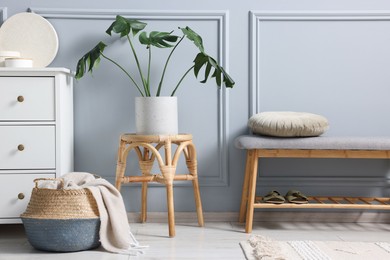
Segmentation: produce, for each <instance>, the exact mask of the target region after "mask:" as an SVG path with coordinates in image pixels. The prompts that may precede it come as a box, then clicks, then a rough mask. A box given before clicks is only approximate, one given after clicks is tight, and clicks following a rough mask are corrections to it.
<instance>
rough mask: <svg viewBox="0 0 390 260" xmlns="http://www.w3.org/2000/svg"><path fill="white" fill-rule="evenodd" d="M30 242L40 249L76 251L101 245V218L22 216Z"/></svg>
mask: <svg viewBox="0 0 390 260" xmlns="http://www.w3.org/2000/svg"><path fill="white" fill-rule="evenodd" d="M22 221H23V225H24V228H25V230H26V235H27V239H28V241H29V242H30V244H31V245H32V246H33V247H34V248H35V249H38V250H44V251H52V252H75V251H82V250H88V249H93V248H96V247H98V246H99V245H100V242H99V229H100V219H99V218H93V219H36V218H25V217H23V218H22Z"/></svg>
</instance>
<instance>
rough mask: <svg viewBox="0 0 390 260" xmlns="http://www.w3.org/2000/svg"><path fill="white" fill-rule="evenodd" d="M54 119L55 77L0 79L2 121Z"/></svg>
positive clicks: (0, 119)
mask: <svg viewBox="0 0 390 260" xmlns="http://www.w3.org/2000/svg"><path fill="white" fill-rule="evenodd" d="M54 119H55V91H54V77H0V121H21V120H32V121H33V120H49V121H53V120H54Z"/></svg>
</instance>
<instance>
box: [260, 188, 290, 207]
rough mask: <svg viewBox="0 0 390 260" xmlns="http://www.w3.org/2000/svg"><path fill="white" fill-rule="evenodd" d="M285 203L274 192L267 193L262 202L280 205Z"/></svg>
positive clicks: (277, 193) (283, 199)
mask: <svg viewBox="0 0 390 260" xmlns="http://www.w3.org/2000/svg"><path fill="white" fill-rule="evenodd" d="M285 201H286V199H285V198H284V197H283V196H282V195H280V193H279V192H277V191H276V190H273V191H270V192H268V193H267V195H265V196H264V197H263V202H265V203H273V204H282V203H284V202H285Z"/></svg>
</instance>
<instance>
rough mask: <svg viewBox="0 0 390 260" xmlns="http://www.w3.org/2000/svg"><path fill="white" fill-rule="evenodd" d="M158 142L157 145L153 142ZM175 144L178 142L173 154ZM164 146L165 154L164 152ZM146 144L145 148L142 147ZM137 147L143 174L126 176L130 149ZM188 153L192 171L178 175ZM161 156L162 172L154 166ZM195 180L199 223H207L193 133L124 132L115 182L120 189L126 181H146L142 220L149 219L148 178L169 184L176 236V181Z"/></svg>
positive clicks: (172, 230) (171, 219) (170, 220)
mask: <svg viewBox="0 0 390 260" xmlns="http://www.w3.org/2000/svg"><path fill="white" fill-rule="evenodd" d="M153 144H154V145H153ZM172 144H175V145H177V147H176V150H175V151H174V154H173V157H172ZM162 147H164V153H165V156H164V157H165V158H163V157H162V156H161V155H160V152H159V150H160V148H162ZM142 148H143V149H142ZM132 149H134V150H135V152H136V153H137V156H138V162H139V167H140V169H141V173H142V176H124V174H125V170H126V159H127V155H128V153H129V152H130V151H131V150H132ZM182 152H183V153H184V156H185V159H186V164H187V168H188V171H189V174H178V175H176V166H177V163H178V160H179V156H180V154H181V153H182ZM155 160H157V162H158V166H159V168H160V172H161V174H152V173H151V169H152V167H153V163H154V161H155ZM175 180H180V181H192V185H193V189H194V197H195V204H196V212H197V216H198V224H199V226H203V225H204V221H203V212H202V203H201V199H200V192H199V184H198V173H197V161H196V150H195V145H194V144H193V143H192V135H190V134H179V135H136V134H123V135H121V137H120V141H119V149H118V162H117V169H116V181H115V186H116V188H117V189H118V190H120V188H121V185H122V184H124V183H131V182H141V183H142V203H141V222H146V214H147V206H146V203H147V188H148V182H158V183H161V184H165V186H166V189H167V206H168V225H169V236H170V237H174V236H175V216H174V203H173V181H175Z"/></svg>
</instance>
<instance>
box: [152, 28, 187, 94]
mask: <svg viewBox="0 0 390 260" xmlns="http://www.w3.org/2000/svg"><path fill="white" fill-rule="evenodd" d="M184 38H185V36H183V37H181V39H180V41H178V42H177V43H176V45H175V47H173V49H172V50H171V53H169V56H168V58H167V61H166V62H165V66H164V70H163V73H162V75H161V80H160V83H159V84H158V89H157V94H156V96H160V92H161V87H162V84H163V81H164V77H165V71H166V70H167V66H168V62H169V60H170V59H171V56H172V54H173V52H174V51H175V49H176V47H177V46H178V45H179V44H180V43H181V42H182V41H183V39H184Z"/></svg>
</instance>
